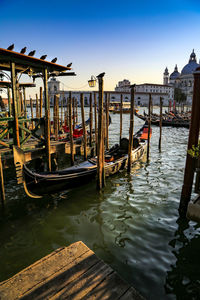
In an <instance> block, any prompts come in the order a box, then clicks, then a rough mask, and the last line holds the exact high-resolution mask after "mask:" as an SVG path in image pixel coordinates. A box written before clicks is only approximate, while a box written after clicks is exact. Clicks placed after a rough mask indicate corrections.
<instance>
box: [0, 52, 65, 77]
mask: <svg viewBox="0 0 200 300" xmlns="http://www.w3.org/2000/svg"><path fill="white" fill-rule="evenodd" d="M10 62H14V63H15V68H16V71H17V72H21V71H22V72H23V73H24V74H27V73H30V72H34V73H39V72H42V71H43V70H44V69H45V68H47V70H48V72H64V71H68V70H71V68H69V67H65V66H61V65H58V64H54V63H52V62H49V61H46V60H42V59H39V58H35V57H33V56H28V55H25V54H21V53H18V52H15V51H10V50H7V49H3V48H0V70H5V71H9V70H10Z"/></svg>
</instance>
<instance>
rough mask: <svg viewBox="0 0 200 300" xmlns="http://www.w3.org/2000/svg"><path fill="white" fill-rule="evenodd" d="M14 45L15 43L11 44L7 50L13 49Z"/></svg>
mask: <svg viewBox="0 0 200 300" xmlns="http://www.w3.org/2000/svg"><path fill="white" fill-rule="evenodd" d="M14 47H15V45H14V44H12V45H10V46H9V47H8V48H7V50H10V51H12V50H13V49H14Z"/></svg>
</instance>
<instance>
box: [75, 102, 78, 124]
mask: <svg viewBox="0 0 200 300" xmlns="http://www.w3.org/2000/svg"><path fill="white" fill-rule="evenodd" d="M75 100H76V124H78V100H77V98H76V99H75Z"/></svg>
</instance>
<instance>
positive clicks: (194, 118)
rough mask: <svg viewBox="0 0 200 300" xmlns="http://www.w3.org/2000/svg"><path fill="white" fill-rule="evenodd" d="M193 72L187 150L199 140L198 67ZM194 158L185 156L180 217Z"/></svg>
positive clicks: (185, 205) (199, 70) (183, 211)
mask: <svg viewBox="0 0 200 300" xmlns="http://www.w3.org/2000/svg"><path fill="white" fill-rule="evenodd" d="M193 74H194V89H193V100H192V114H191V123H190V130H189V138H188V150H190V149H192V146H195V147H196V146H197V144H198V140H199V127H200V101H199V99H200V68H197V69H196V71H195V72H194V73H193ZM194 170H195V159H194V158H193V157H192V156H191V155H189V154H188V152H187V156H186V164H185V173H184V181H183V187H182V192H181V199H180V205H179V214H180V216H182V217H185V216H186V212H187V206H188V203H189V201H190V197H191V192H192V185H193V179H194Z"/></svg>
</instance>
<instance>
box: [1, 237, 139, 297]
mask: <svg viewBox="0 0 200 300" xmlns="http://www.w3.org/2000/svg"><path fill="white" fill-rule="evenodd" d="M0 299H1V300H5V299H6V300H8V299H12V300H14V299H24V300H25V299H114V300H115V299H121V300H125V299H127V300H128V299H137V300H142V299H143V300H144V298H143V297H142V296H141V295H140V294H139V293H138V292H137V291H136V290H135V289H134V288H133V287H131V286H130V285H129V284H128V283H126V282H125V281H124V280H123V279H122V278H121V277H120V276H119V275H118V274H117V273H116V272H115V271H113V270H112V269H111V267H109V266H108V265H107V264H105V263H104V262H103V261H102V260H100V259H99V258H98V257H97V256H96V255H95V253H94V252H93V251H92V250H90V249H89V248H88V247H87V246H86V245H85V244H84V243H83V242H76V243H74V244H72V245H70V246H68V247H63V248H59V249H57V250H56V251H54V252H52V253H51V254H49V255H47V256H45V257H43V258H42V259H40V260H38V261H36V262H35V263H34V264H32V265H31V266H29V267H27V268H26V269H24V270H22V271H21V272H19V273H17V274H16V275H14V276H13V277H11V278H10V279H8V280H6V281H3V282H0Z"/></svg>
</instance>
